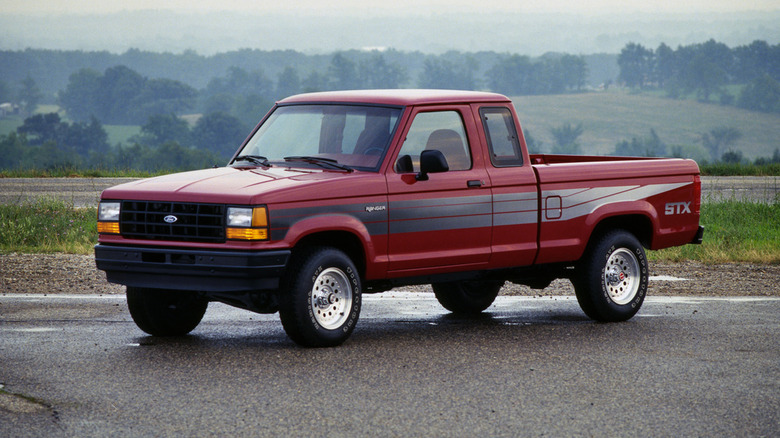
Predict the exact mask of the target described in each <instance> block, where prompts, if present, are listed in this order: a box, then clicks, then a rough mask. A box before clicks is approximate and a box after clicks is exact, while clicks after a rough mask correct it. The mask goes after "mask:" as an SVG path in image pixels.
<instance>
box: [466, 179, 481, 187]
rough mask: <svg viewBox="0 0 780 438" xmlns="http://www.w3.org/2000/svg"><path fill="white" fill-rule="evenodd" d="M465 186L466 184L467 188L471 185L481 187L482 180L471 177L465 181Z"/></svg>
mask: <svg viewBox="0 0 780 438" xmlns="http://www.w3.org/2000/svg"><path fill="white" fill-rule="evenodd" d="M466 186H467V187H468V188H472V187H482V181H480V180H478V179H472V180H470V181H469V182H467V183H466Z"/></svg>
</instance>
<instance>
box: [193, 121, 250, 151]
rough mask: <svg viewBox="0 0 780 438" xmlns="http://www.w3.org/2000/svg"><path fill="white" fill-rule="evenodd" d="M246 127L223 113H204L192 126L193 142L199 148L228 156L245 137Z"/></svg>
mask: <svg viewBox="0 0 780 438" xmlns="http://www.w3.org/2000/svg"><path fill="white" fill-rule="evenodd" d="M247 131H248V129H246V128H244V126H243V125H242V124H241V122H240V121H239V120H238V119H237V118H235V117H233V116H231V115H229V114H225V113H212V114H206V115H205V116H203V117H201V118H200V120H198V122H197V123H196V124H195V127H194V128H192V137H193V143H194V144H195V146H197V147H198V148H200V149H205V150H209V151H212V152H215V153H216V154H218V155H219V156H220V157H223V158H228V157H230V156H231V155H232V154H233V153H234V152H235V151H236V149H238V147H239V146H240V145H241V142H242V141H243V140H244V138H246V135H247Z"/></svg>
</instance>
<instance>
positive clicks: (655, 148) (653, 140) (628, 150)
mask: <svg viewBox="0 0 780 438" xmlns="http://www.w3.org/2000/svg"><path fill="white" fill-rule="evenodd" d="M615 155H623V156H629V157H663V156H664V155H666V144H664V142H662V141H661V138H660V137H658V134H657V133H656V132H655V129H654V128H650V136H649V137H643V138H637V137H633V138H632V139H631V141H630V142H629V141H628V140H623V141H621V142H620V143H618V144H617V145H615Z"/></svg>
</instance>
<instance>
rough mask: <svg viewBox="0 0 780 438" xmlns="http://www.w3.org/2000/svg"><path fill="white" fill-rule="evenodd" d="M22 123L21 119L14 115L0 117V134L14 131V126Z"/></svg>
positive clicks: (16, 126)
mask: <svg viewBox="0 0 780 438" xmlns="http://www.w3.org/2000/svg"><path fill="white" fill-rule="evenodd" d="M22 123H23V122H22V120H21V119H19V118H16V117H14V118H10V117H9V118H3V119H0V135H8V134H10V133H12V132H14V131H16V128H18V127H20V126H22Z"/></svg>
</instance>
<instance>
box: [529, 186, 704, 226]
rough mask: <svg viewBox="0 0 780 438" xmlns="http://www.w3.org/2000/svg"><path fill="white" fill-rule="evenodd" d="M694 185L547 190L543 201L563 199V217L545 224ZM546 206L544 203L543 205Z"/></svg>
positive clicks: (543, 218)
mask: <svg viewBox="0 0 780 438" xmlns="http://www.w3.org/2000/svg"><path fill="white" fill-rule="evenodd" d="M690 184H693V183H691V182H685V183H670V184H649V185H646V186H637V185H631V186H619V187H594V188H590V189H568V190H546V191H543V192H542V197H543V199H547V197H549V196H560V197H561V198H562V216H561V217H560V218H558V219H546V218H545V217H546V215H542V220H543V221H545V222H553V221H554V222H559V221H566V220H570V219H574V218H577V217H581V216H585V215H588V214H590V213H592V212H593V211H595V210H596V209H597V208H599V207H600V206H602V205H605V204H611V203H613V202H624V201H638V200H640V199H645V198H649V197H651V196H655V195H660V194H661V193H666V192H669V191H672V190H675V189H678V188H680V187H684V186H687V185H690ZM542 205H544V203H542Z"/></svg>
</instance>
